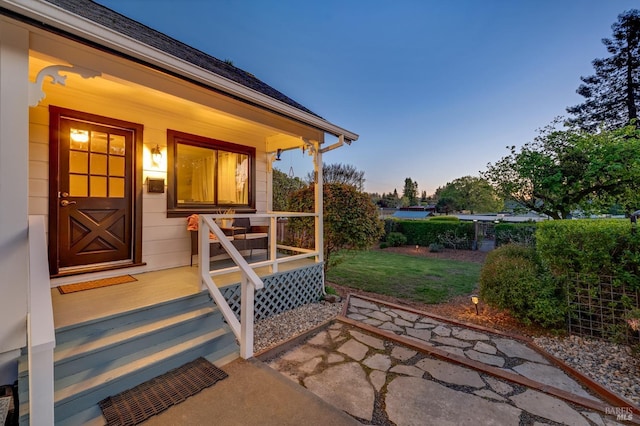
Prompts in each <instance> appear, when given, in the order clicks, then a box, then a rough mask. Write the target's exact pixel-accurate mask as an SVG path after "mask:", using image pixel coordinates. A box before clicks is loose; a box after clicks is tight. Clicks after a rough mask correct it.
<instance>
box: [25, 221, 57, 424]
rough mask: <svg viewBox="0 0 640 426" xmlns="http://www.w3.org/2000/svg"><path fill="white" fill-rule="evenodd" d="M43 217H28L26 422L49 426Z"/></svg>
mask: <svg viewBox="0 0 640 426" xmlns="http://www.w3.org/2000/svg"><path fill="white" fill-rule="evenodd" d="M48 264H49V262H48V257H47V242H46V232H45V218H44V216H29V291H28V305H27V345H28V357H29V422H30V424H32V425H53V422H54V414H53V411H54V409H53V401H54V399H53V398H54V390H53V350H54V348H55V346H56V336H55V330H54V324H53V306H52V303H51V285H50V283H49V269H48V266H47V265H48Z"/></svg>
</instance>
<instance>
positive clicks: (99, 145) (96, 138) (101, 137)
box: [91, 132, 107, 154]
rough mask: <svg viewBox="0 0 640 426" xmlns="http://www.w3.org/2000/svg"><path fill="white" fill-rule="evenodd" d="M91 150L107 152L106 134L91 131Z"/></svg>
mask: <svg viewBox="0 0 640 426" xmlns="http://www.w3.org/2000/svg"><path fill="white" fill-rule="evenodd" d="M91 151H92V152H103V153H105V154H106V153H107V134H106V133H103V132H91Z"/></svg>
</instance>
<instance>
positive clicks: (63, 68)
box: [29, 65, 102, 107]
mask: <svg viewBox="0 0 640 426" xmlns="http://www.w3.org/2000/svg"><path fill="white" fill-rule="evenodd" d="M60 72H67V73H74V74H78V75H79V76H80V77H82V78H94V77H98V76H101V75H102V73H101V72H99V71H94V70H92V69H89V68H84V67H78V66H75V65H72V66H67V65H51V66H48V67H44V68H43V69H41V70H40V72H39V73H38V76H37V77H36V81H34V82H32V83H29V106H32V107H35V106H38V104H39V103H40V101H42V100H43V99H44V98H45V97H46V95H45V93H44V90H43V89H42V85H43V83H44V78H45V77H47V76H49V77H51V79H52V80H53V81H52V82H51V84H56V83H58V84H60V85H62V86H64V85H65V82H66V80H67V76H66V75H60V74H59V73H60Z"/></svg>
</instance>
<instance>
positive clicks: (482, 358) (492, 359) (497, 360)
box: [464, 349, 504, 367]
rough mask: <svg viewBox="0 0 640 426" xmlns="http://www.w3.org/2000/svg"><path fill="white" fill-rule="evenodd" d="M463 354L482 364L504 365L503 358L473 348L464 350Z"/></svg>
mask: <svg viewBox="0 0 640 426" xmlns="http://www.w3.org/2000/svg"><path fill="white" fill-rule="evenodd" d="M464 354H465V355H466V356H467V357H468V358H469V359H472V360H474V361H479V362H481V363H483V364H488V365H493V366H496V367H503V366H504V358H502V357H500V356H495V355H489V354H485V353H483V352H478V351H474V350H473V349H469V350H466V351H464Z"/></svg>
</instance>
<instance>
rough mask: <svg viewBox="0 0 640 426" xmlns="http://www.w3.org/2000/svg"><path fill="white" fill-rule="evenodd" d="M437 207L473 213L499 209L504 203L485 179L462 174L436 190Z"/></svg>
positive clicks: (447, 211)
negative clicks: (462, 175)
mask: <svg viewBox="0 0 640 426" xmlns="http://www.w3.org/2000/svg"><path fill="white" fill-rule="evenodd" d="M436 195H437V196H438V208H439V209H441V210H442V211H444V212H445V213H449V212H451V211H463V210H468V211H470V212H471V214H473V213H488V212H496V211H498V210H501V209H502V207H503V205H504V203H503V201H502V200H501V199H500V197H498V194H497V193H496V191H495V189H494V188H493V187H492V186H491V185H490V184H489V182H487V180H486V179H482V178H479V177H473V176H464V177H461V178H458V179H455V180H454V181H453V182H448V183H447V184H446V185H445V186H443V187H440V188H438V189H437V190H436Z"/></svg>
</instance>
